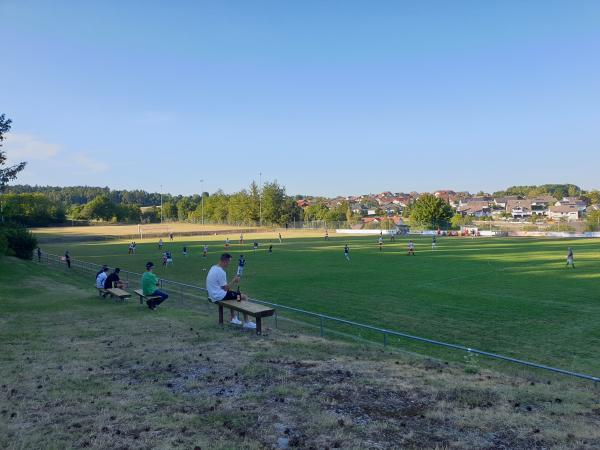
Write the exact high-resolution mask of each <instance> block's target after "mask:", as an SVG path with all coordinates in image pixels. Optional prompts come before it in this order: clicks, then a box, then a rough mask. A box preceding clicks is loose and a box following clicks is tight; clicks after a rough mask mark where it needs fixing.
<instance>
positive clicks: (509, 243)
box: [42, 233, 600, 375]
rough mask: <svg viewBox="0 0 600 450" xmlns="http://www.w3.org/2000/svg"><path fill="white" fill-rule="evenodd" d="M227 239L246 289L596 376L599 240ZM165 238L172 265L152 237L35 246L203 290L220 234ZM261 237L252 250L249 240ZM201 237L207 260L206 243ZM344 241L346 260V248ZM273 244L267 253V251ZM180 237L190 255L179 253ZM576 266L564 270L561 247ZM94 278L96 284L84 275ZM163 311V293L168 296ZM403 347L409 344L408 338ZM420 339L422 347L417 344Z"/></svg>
mask: <svg viewBox="0 0 600 450" xmlns="http://www.w3.org/2000/svg"><path fill="white" fill-rule="evenodd" d="M283 235H284V236H283V242H282V243H279V242H278V239H277V233H263V234H246V235H245V243H244V244H243V245H241V244H239V242H238V241H237V240H234V237H235V238H237V237H238V236H239V235H235V234H231V235H230V236H229V238H230V240H231V241H230V242H231V245H230V247H229V250H228V251H229V253H231V254H232V255H233V259H232V263H231V265H230V267H229V270H228V273H229V274H230V277H231V276H233V275H234V274H235V270H236V268H237V257H238V256H239V254H240V253H243V254H244V255H245V257H246V268H245V271H244V275H243V277H242V281H241V288H242V291H244V292H247V293H248V294H249V295H250V296H251V297H253V298H257V299H261V300H265V301H269V302H273V303H279V304H282V305H288V306H293V307H297V308H302V309H305V310H308V311H313V312H319V313H324V314H328V315H332V316H336V317H340V318H344V319H347V320H352V321H356V322H360V323H365V324H369V325H374V326H379V327H384V328H389V329H391V330H395V331H402V332H406V333H410V334H414V335H417V336H422V337H427V338H430V339H436V340H443V341H446V342H451V343H455V344H461V345H466V346H469V347H473V348H478V349H481V350H486V351H490V352H497V353H501V354H504V355H508V356H513V357H516V358H521V359H528V360H531V361H535V362H540V363H544V364H549V365H555V366H558V367H562V368H565V369H569V370H575V371H581V372H586V373H590V374H592V375H598V373H599V372H600V358H599V357H600V350H599V348H600V289H599V288H600V242H598V241H594V240H583V239H580V240H564V239H563V240H557V239H554V240H549V239H526V238H476V239H471V238H458V237H438V245H437V249H436V250H432V248H431V238H430V237H416V238H414V237H413V238H412V240H413V241H414V242H415V250H416V255H415V256H408V255H407V243H408V238H406V237H403V238H399V239H396V241H395V242H391V241H390V240H389V238H386V239H385V242H384V245H383V250H382V251H379V246H378V244H377V238H378V236H360V237H354V236H352V237H350V236H340V235H335V234H333V233H332V234H331V235H330V238H329V240H328V241H325V240H324V238H323V237H322V235H316V234H314V233H313V234H312V235H309V236H304V235H301V234H298V233H295V234H293V235H292V236H293V237H289V235H288V236H286V233H283ZM163 240H164V242H165V246H164V250H170V251H171V252H172V254H173V258H174V264H173V266H172V267H168V268H166V269H164V268H162V267H161V251H160V250H159V249H158V246H157V241H158V240H157V239H153V240H151V241H143V242H138V245H137V252H136V254H135V255H128V254H127V247H128V243H127V242H124V241H112V242H101V243H99V242H87V243H75V244H63V245H57V244H53V245H42V250H44V251H47V252H49V253H57V254H62V253H64V251H65V250H69V251H70V253H71V256H72V258H75V259H81V260H84V261H90V262H94V263H97V264H108V265H109V266H110V267H111V268H114V267H121V268H122V269H127V270H131V271H136V272H143V268H144V264H145V263H146V261H149V260H150V261H153V262H154V263H155V264H156V266H157V268H156V273H157V275H158V276H159V277H164V278H167V279H171V280H177V281H183V282H186V283H190V284H196V285H201V286H204V278H205V276H206V271H205V269H208V268H209V267H210V266H211V265H212V264H215V263H216V262H217V260H218V256H219V255H220V254H221V253H223V252H224V251H225V248H224V240H225V236H222V235H221V236H209V237H203V236H202V237H200V236H198V237H191V238H176V239H175V242H169V241H168V239H163ZM254 240H257V241H258V242H259V243H260V246H259V249H258V250H257V251H256V252H254V251H253V250H252V242H253V241H254ZM204 243H207V244H208V245H209V255H208V258H203V257H202V245H203V244H204ZM345 243H348V245H349V247H350V258H351V260H350V261H347V260H346V259H345V258H344V254H343V247H344V244H345ZM270 244H272V245H273V252H272V253H269V252H268V251H267V249H268V246H269V245H270ZM184 245H187V247H188V250H189V252H190V254H189V256H187V257H184V256H182V247H183V246H184ZM568 247H572V248H573V251H574V254H575V269H571V268H567V267H565V263H566V252H567V248H568ZM90 284H92V280H90ZM165 307H168V301H167V302H166V303H165ZM406 348H409V349H411V348H413V349H414V348H416V347H415V346H414V345H413V344H411V343H409V342H406ZM424 348H426V347H421V348H419V350H421V349H424Z"/></svg>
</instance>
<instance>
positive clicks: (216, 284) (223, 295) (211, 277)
mask: <svg viewBox="0 0 600 450" xmlns="http://www.w3.org/2000/svg"><path fill="white" fill-rule="evenodd" d="M230 262H231V255H230V254H229V253H223V254H222V255H221V258H220V259H219V263H218V264H215V265H214V266H212V267H211V268H210V270H209V271H208V275H207V276H206V290H207V291H208V296H209V297H210V299H211V300H212V301H213V302H214V303H217V302H220V301H221V300H235V299H236V298H237V292H234V291H232V290H230V289H229V286H230V285H232V284H236V283H239V282H240V277H239V276H236V277H235V278H233V280H231V283H227V273H226V272H225V269H226V268H227V266H229V263H230ZM241 297H242V300H248V296H247V295H246V294H241ZM230 312H231V323H233V324H234V325H241V324H242V322H240V319H238V318H237V317H235V314H234V311H233V310H232V309H230ZM244 328H252V329H254V328H256V324H255V323H254V322H250V321H249V320H248V315H247V314H244Z"/></svg>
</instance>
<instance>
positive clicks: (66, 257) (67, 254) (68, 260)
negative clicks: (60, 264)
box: [65, 250, 71, 269]
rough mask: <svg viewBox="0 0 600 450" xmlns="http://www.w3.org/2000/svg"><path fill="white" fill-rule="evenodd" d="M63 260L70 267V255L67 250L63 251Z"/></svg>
mask: <svg viewBox="0 0 600 450" xmlns="http://www.w3.org/2000/svg"><path fill="white" fill-rule="evenodd" d="M65 261H66V262H67V267H68V268H69V269H70V268H71V255H69V251H68V250H67V251H66V252H65Z"/></svg>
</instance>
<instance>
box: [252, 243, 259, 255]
mask: <svg viewBox="0 0 600 450" xmlns="http://www.w3.org/2000/svg"><path fill="white" fill-rule="evenodd" d="M257 248H258V242H256V241H254V245H253V246H252V250H254V253H256V249H257Z"/></svg>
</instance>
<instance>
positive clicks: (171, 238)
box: [169, 233, 173, 242]
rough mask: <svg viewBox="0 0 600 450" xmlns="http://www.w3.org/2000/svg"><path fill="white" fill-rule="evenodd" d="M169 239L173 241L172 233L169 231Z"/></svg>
mask: <svg viewBox="0 0 600 450" xmlns="http://www.w3.org/2000/svg"><path fill="white" fill-rule="evenodd" d="M169 240H170V241H171V242H173V233H169Z"/></svg>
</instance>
